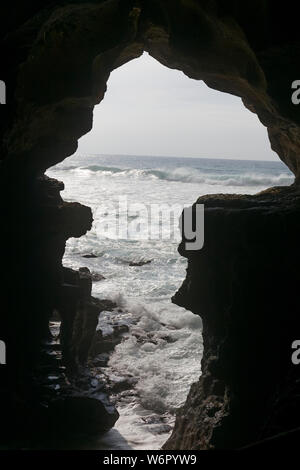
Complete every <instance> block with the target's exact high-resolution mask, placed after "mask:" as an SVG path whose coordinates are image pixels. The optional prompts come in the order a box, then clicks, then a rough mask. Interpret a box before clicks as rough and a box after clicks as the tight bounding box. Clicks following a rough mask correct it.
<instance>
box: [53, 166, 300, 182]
mask: <svg viewBox="0 0 300 470" xmlns="http://www.w3.org/2000/svg"><path fill="white" fill-rule="evenodd" d="M61 169H62V170H65V171H70V170H71V171H76V172H77V171H79V172H87V173H90V174H92V173H95V174H98V175H99V176H104V177H105V176H109V177H113V176H115V177H116V176H117V177H124V178H134V179H138V178H146V179H156V180H164V181H171V182H172V181H174V182H182V183H199V184H207V185H222V186H287V185H290V184H292V183H293V176H292V175H289V174H288V173H281V174H279V175H264V174H258V173H254V172H253V173H245V174H226V173H225V174H224V173H223V174H221V175H217V174H216V173H203V172H201V171H199V170H197V169H196V168H190V167H178V168H173V169H169V170H168V169H137V168H118V167H110V166H100V165H89V166H86V167H76V166H68V167H62V168H61Z"/></svg>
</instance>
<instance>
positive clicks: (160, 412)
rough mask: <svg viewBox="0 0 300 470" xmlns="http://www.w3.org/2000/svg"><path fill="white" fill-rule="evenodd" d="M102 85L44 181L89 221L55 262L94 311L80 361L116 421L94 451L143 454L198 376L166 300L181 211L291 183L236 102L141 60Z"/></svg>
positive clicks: (171, 290) (181, 317)
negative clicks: (99, 384) (104, 387)
mask: <svg viewBox="0 0 300 470" xmlns="http://www.w3.org/2000/svg"><path fill="white" fill-rule="evenodd" d="M107 87H108V89H107V91H106V95H105V98H104V100H103V102H101V104H100V105H99V106H97V107H96V108H95V110H94V123H93V129H92V131H91V132H89V133H88V134H86V135H85V136H83V137H82V138H81V139H80V140H79V146H78V149H77V151H76V153H75V154H74V155H71V156H70V157H68V158H67V159H65V160H64V161H63V162H62V163H59V164H57V165H55V166H53V167H51V168H50V169H49V170H47V175H48V176H50V177H51V178H55V179H57V180H59V181H63V183H64V185H65V189H64V190H63V191H62V197H63V199H64V200H65V201H67V202H74V201H78V202H80V203H81V204H84V205H87V206H88V207H91V208H92V212H93V218H94V221H93V226H92V228H91V229H90V230H89V231H88V232H87V234H86V235H84V236H82V237H80V238H70V239H69V240H68V241H67V244H66V251H65V254H64V259H63V264H64V266H65V268H67V269H71V270H79V271H81V272H82V273H84V270H85V269H87V268H88V270H89V272H90V273H91V275H92V280H93V289H92V294H93V296H95V297H96V298H98V299H100V300H101V301H102V302H104V308H103V310H102V311H101V314H100V317H99V323H98V327H97V328H98V335H101V338H102V343H103V344H104V346H103V344H102V346H99V344H100V342H99V344H98V345H97V344H92V347H91V353H90V363H91V364H92V367H93V368H94V369H95V370H96V371H97V373H98V375H99V376H101V379H102V380H104V381H105V382H106V383H107V384H108V387H109V389H110V390H111V392H112V394H113V397H114V400H115V402H116V404H117V406H118V408H119V412H120V413H121V417H120V418H119V420H118V421H117V423H116V425H115V430H117V433H116V431H115V430H114V431H110V433H109V434H108V436H106V437H105V439H104V440H103V441H102V443H101V444H100V445H106V446H112V448H114V447H113V446H115V445H123V446H125V447H124V448H128V447H127V446H130V447H131V446H133V447H134V448H141V449H145V448H149V449H153V448H160V447H161V445H162V444H163V443H164V442H165V441H166V439H167V438H168V436H169V435H170V432H171V430H172V429H173V425H174V412H175V411H176V409H177V408H178V407H179V406H182V405H183V403H184V401H185V399H186V396H187V393H188V391H189V389H190V385H191V384H192V383H193V382H196V381H197V380H198V379H199V376H200V374H201V368H200V362H201V360H200V358H201V356H202V352H203V346H202V338H201V320H200V317H199V316H198V315H194V314H193V313H192V312H191V311H189V310H184V309H183V308H181V307H179V306H177V305H175V304H172V303H171V297H172V296H173V295H174V294H175V293H176V291H177V289H178V288H179V287H180V285H181V283H182V281H183V279H184V277H185V270H186V260H185V259H184V258H182V257H180V255H179V254H178V253H177V247H178V244H179V242H180V234H179V233H177V234H176V233H175V232H176V230H177V229H178V219H179V216H180V214H181V212H182V209H183V208H184V207H185V206H189V205H191V204H193V202H194V201H195V200H197V198H198V197H199V196H202V195H204V194H215V193H232V194H240V193H244V194H255V193H257V192H259V191H262V190H264V189H266V188H267V187H269V186H274V185H278V186H284V185H288V184H291V183H292V182H293V177H292V174H291V172H290V171H289V170H288V168H287V167H286V166H285V165H284V164H283V163H281V162H278V161H276V160H275V158H274V153H273V152H272V151H271V149H270V148H269V140H268V137H267V132H266V130H265V129H264V127H263V126H262V125H261V123H259V121H258V119H257V116H256V115H255V114H253V113H251V112H250V111H249V110H247V109H246V108H245V107H244V106H243V105H242V103H241V100H240V99H239V98H237V97H233V96H232V95H228V94H224V93H220V92H217V91H214V90H211V89H209V88H208V87H207V86H206V85H205V84H204V83H203V84H201V82H199V81H195V80H190V79H189V78H188V77H186V76H185V75H184V74H182V73H181V72H179V71H174V70H171V69H168V68H166V67H163V66H161V64H159V62H157V61H156V60H155V59H153V58H152V57H151V56H149V55H148V54H147V53H144V55H143V56H142V57H141V58H138V59H136V60H132V61H130V62H128V63H127V64H126V65H123V66H122V67H120V68H119V69H117V70H115V71H114V72H113V73H112V75H111V77H110V78H109V80H108V84H107ZM216 137H217V138H216ZM186 149H188V150H186ZM199 155H201V156H203V157H204V156H205V157H204V158H203V157H202V158H197V157H199ZM218 157H219V158H218ZM220 157H221V158H220ZM222 157H223V158H222ZM224 157H225V158H224ZM226 157H227V158H226ZM230 157H231V158H230ZM253 157H256V158H253ZM122 198H123V199H122ZM124 198H125V199H126V200H124ZM167 205H169V207H167V208H166V206H167ZM151 206H152V207H153V206H155V207H156V208H158V211H159V214H160V217H159V218H158V219H155V220H153V219H151V210H149V209H150V208H151ZM162 206H164V207H163V208H162ZM166 210H167V211H168V210H169V212H168V214H167V215H166ZM164 211H165V216H166V217H167V219H166V218H165V219H163V216H162V214H163V212H164ZM170 215H171V217H170ZM168 216H169V219H168ZM121 219H122V221H121V223H120V220H121ZM128 221H129V227H130V224H133V227H134V230H131V232H130V230H128ZM171 222H172V223H173V225H172V227H171V230H170V227H167V230H166V233H165V234H164V228H165V227H164V223H166V224H168V223H169V224H170V223H171ZM122 223H126V227H125V232H124V226H122ZM149 227H150V229H149ZM153 234H154V236H153ZM151 235H152V236H151ZM176 235H177V237H176ZM106 301H108V304H105V302H106ZM109 302H111V304H110V303H109ZM54 320H55V319H53V318H51V320H50V324H51V329H52V331H53V332H55V331H56V332H57V328H58V324H57V323H56V322H54ZM56 320H57V318H56ZM99 332H101V333H99ZM96 336H97V335H96ZM103 340H104V341H103ZM108 343H110V344H109V345H108ZM105 345H106V346H105ZM118 433H120V434H118ZM121 436H122V437H121ZM124 439H125V441H126V442H125V441H124ZM121 442H123V443H122V444H120V443H121ZM97 445H99V443H98V444H97Z"/></svg>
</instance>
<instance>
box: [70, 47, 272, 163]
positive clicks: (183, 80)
mask: <svg viewBox="0 0 300 470" xmlns="http://www.w3.org/2000/svg"><path fill="white" fill-rule="evenodd" d="M76 153H78V154H109V155H141V156H147V155H149V156H174V157H203V158H209V157H211V158H233V159H241V160H242V159H245V160H278V156H277V154H275V153H274V152H273V151H272V150H271V147H270V143H269V140H268V135H267V129H266V128H265V127H264V126H263V125H262V124H261V123H260V121H259V120H258V118H257V116H256V115H255V114H253V113H251V112H250V111H249V110H247V109H246V108H245V107H244V105H243V103H242V101H241V99H240V98H238V97H236V96H233V95H229V94H227V93H221V92H218V91H216V90H213V89H211V88H209V87H207V86H206V85H205V83H204V82H202V81H198V80H192V79H190V78H188V77H187V76H186V75H184V74H183V72H181V71H178V70H171V69H169V68H167V67H164V66H163V65H161V64H160V63H159V62H157V61H156V60H155V59H153V58H152V57H151V56H149V54H147V53H144V54H143V56H141V57H140V58H138V59H135V60H132V61H131V62H128V63H127V64H125V65H123V66H121V67H120V68H118V69H116V70H114V71H113V72H112V74H111V76H110V78H109V81H108V84H107V92H106V94H105V97H104V100H103V101H102V102H101V103H100V104H99V105H98V106H96V107H95V109H94V123H93V129H92V130H91V132H89V133H88V134H87V135H85V136H83V137H82V138H81V139H80V140H79V145H78V150H77V152H76Z"/></svg>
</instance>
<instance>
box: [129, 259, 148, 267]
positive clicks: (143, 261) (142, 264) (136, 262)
mask: <svg viewBox="0 0 300 470" xmlns="http://www.w3.org/2000/svg"><path fill="white" fill-rule="evenodd" d="M152 261H153V260H152V259H149V260H141V261H130V263H129V266H144V265H145V264H150V263H152Z"/></svg>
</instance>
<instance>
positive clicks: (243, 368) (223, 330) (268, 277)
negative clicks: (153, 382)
mask: <svg viewBox="0 0 300 470" xmlns="http://www.w3.org/2000/svg"><path fill="white" fill-rule="evenodd" d="M198 202H199V203H204V204H205V208H206V210H205V246H204V248H203V249H202V250H200V251H198V252H192V251H186V250H185V242H184V240H183V241H182V243H181V245H180V247H179V251H180V253H181V254H182V255H183V256H185V257H187V259H188V269H187V277H186V279H185V281H184V282H183V284H182V287H181V288H180V289H179V291H178V292H177V294H176V295H175V296H174V298H173V301H174V302H175V303H176V304H178V305H181V306H183V307H185V308H187V309H189V310H192V311H193V312H195V313H197V314H199V315H201V318H202V320H203V340H204V356H203V359H202V376H201V378H200V380H199V382H198V383H195V384H194V385H193V386H192V388H191V391H190V393H189V396H188V399H187V402H186V404H185V405H184V407H183V408H182V409H181V410H180V412H179V413H178V417H177V421H176V425H175V429H174V431H173V434H172V436H171V437H170V439H169V440H168V442H167V443H166V444H165V448H166V449H210V448H238V447H242V446H244V445H246V444H249V442H256V441H259V440H262V439H263V438H266V437H271V436H273V435H276V434H279V433H282V432H283V431H287V430H292V429H294V428H296V427H298V426H299V422H300V399H299V397H300V378H299V372H298V371H297V367H295V365H293V364H292V361H291V354H292V349H291V344H292V342H293V341H294V336H295V335H296V336H297V331H299V328H300V317H299V307H298V305H297V300H296V297H295V296H297V294H296V293H297V291H298V287H297V286H298V285H299V282H300V275H299V272H298V266H299V262H300V255H299V250H297V243H298V231H299V229H300V219H299V214H300V191H299V189H298V188H297V187H294V188H274V189H272V190H267V191H264V192H262V193H260V194H258V195H256V196H238V195H212V196H204V197H201V198H199V200H198Z"/></svg>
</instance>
